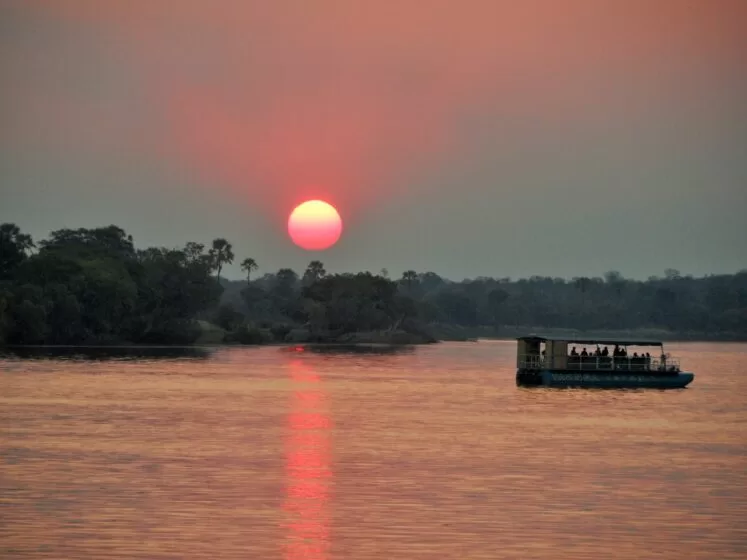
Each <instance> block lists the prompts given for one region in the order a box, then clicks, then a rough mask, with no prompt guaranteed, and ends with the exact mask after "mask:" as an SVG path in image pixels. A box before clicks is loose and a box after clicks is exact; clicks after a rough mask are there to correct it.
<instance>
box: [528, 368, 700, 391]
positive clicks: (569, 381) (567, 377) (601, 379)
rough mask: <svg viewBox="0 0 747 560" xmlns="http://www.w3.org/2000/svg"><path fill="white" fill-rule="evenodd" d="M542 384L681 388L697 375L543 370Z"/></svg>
mask: <svg viewBox="0 0 747 560" xmlns="http://www.w3.org/2000/svg"><path fill="white" fill-rule="evenodd" d="M541 376H542V385H544V386H546V387H600V388H601V387H604V388H618V389H635V388H647V387H648V388H654V389H680V388H682V387H686V386H687V385H688V384H689V383H691V382H692V380H693V379H694V378H695V376H694V375H693V374H692V373H688V372H680V373H678V374H676V375H656V374H652V373H640V374H639V373H603V374H598V373H568V372H559V371H543V372H541Z"/></svg>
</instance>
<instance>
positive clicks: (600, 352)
mask: <svg viewBox="0 0 747 560" xmlns="http://www.w3.org/2000/svg"><path fill="white" fill-rule="evenodd" d="M594 355H595V356H597V357H598V356H601V355H602V351H601V350H600V349H599V345H598V344H597V349H596V350H594Z"/></svg>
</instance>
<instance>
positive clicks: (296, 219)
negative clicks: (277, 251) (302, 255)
mask: <svg viewBox="0 0 747 560" xmlns="http://www.w3.org/2000/svg"><path fill="white" fill-rule="evenodd" d="M341 234H342V219H341V218H340V214H339V213H338V212H337V210H336V209H335V207H334V206H332V205H331V204H328V203H326V202H324V201H322V200H307V201H306V202H304V203H303V204H299V205H298V206H296V207H295V208H294V209H293V212H291V214H290V216H289V217H288V235H290V238H291V239H292V240H293V243H295V244H296V245H298V246H299V247H301V248H302V249H306V250H307V251H322V250H324V249H329V248H330V247H332V245H334V244H335V243H337V241H338V239H340V235H341Z"/></svg>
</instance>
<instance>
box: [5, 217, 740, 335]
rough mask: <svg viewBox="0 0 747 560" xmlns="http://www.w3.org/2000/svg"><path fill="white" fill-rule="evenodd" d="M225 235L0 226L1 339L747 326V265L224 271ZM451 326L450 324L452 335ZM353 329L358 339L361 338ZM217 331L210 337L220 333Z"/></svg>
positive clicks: (710, 330)
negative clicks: (573, 272)
mask: <svg viewBox="0 0 747 560" xmlns="http://www.w3.org/2000/svg"><path fill="white" fill-rule="evenodd" d="M234 260H235V255H234V253H233V247H232V245H231V243H229V242H228V241H227V240H225V239H215V240H213V241H212V242H211V243H209V244H201V243H196V242H188V243H186V244H185V245H184V247H182V248H164V247H150V248H146V249H137V248H136V247H135V245H134V243H133V240H132V237H131V236H130V235H128V234H127V233H126V232H125V231H124V230H122V229H121V228H119V227H117V226H108V227H101V228H93V229H85V228H81V229H75V230H72V229H61V230H57V231H54V232H52V233H51V234H50V235H49V237H48V238H46V239H44V240H42V241H39V242H38V243H36V242H35V241H34V240H33V239H32V238H31V237H30V236H29V235H27V234H24V233H23V232H22V231H21V230H20V229H19V228H18V226H16V225H14V224H2V225H0V343H5V344H118V343H128V342H129V343H138V344H191V343H194V342H195V341H198V342H199V341H200V340H201V339H202V338H201V337H204V335H205V332H206V328H207V327H209V326H210V325H217V326H218V327H219V328H217V329H215V333H214V338H213V339H212V340H211V341H212V342H229V343H230V342H239V343H261V342H270V341H277V342H283V341H290V340H297V341H332V340H351V341H355V340H358V339H360V335H361V333H369V336H374V334H373V333H378V334H377V335H376V336H375V337H374V340H381V341H402V342H425V341H432V340H434V339H435V338H444V337H460V336H469V335H474V336H478V335H482V336H501V335H513V334H516V333H517V332H526V331H529V330H538V329H575V330H581V331H586V332H589V331H620V330H626V331H633V330H642V329H647V330H653V329H655V330H657V331H661V332H664V333H669V334H670V335H672V336H675V337H676V336H678V335H680V336H683V337H684V336H687V337H689V338H724V339H742V340H745V339H747V271H741V272H739V273H737V274H721V275H710V276H705V277H702V278H693V277H691V276H686V275H682V274H680V273H679V272H678V271H676V270H671V269H670V270H666V271H665V273H664V275H663V276H661V277H651V278H649V279H648V280H645V281H641V280H633V279H627V278H624V277H623V276H622V274H620V273H619V272H615V271H611V272H608V273H607V274H605V275H604V277H578V278H573V279H570V280H566V279H563V278H552V277H544V276H533V277H531V278H525V279H519V280H511V279H510V278H476V279H468V280H463V281H459V282H454V281H451V280H448V279H446V278H443V277H441V276H439V275H438V274H435V273H433V272H422V273H418V272H416V271H413V270H408V271H406V272H405V273H404V274H402V276H401V277H399V278H396V279H392V278H390V277H389V274H388V273H387V271H386V270H382V271H380V272H379V273H376V274H374V273H371V272H359V273H355V274H351V273H348V274H328V273H327V271H326V270H325V268H324V265H323V263H322V262H320V261H318V260H313V261H311V262H310V263H309V265H308V267H307V268H306V270H304V271H303V272H302V273H301V274H298V273H297V272H296V271H294V270H292V269H289V268H283V269H280V270H278V271H277V272H274V273H266V274H263V275H259V276H258V275H257V274H256V272H257V270H258V263H257V262H256V261H255V260H254V259H252V258H245V259H243V260H242V261H241V262H240V264H241V268H242V269H243V270H244V272H245V274H246V278H245V279H244V280H241V281H237V280H227V279H224V278H221V273H222V270H223V268H224V267H225V265H227V264H230V263H233V262H234ZM455 333H456V334H455ZM356 336H358V337H359V338H358V339H357V338H356ZM216 337H217V338H216Z"/></svg>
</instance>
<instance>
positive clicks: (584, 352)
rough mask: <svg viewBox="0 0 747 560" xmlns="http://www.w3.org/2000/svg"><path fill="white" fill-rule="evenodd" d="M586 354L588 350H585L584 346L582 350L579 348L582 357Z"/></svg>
mask: <svg viewBox="0 0 747 560" xmlns="http://www.w3.org/2000/svg"><path fill="white" fill-rule="evenodd" d="M588 355H589V353H588V352H587V351H586V348H584V349H583V350H581V356H582V357H584V358H585V357H586V356H588Z"/></svg>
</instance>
